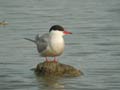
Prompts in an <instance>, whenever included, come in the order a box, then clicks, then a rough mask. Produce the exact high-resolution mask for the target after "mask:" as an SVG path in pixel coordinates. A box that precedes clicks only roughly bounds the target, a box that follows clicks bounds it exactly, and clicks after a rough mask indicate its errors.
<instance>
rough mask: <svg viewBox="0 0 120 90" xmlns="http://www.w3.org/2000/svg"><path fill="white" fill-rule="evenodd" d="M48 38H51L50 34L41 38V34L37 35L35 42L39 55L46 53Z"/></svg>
mask: <svg viewBox="0 0 120 90" xmlns="http://www.w3.org/2000/svg"><path fill="white" fill-rule="evenodd" d="M48 38H49V34H47V33H46V34H44V35H42V36H41V37H40V36H39V34H37V35H36V37H35V41H36V45H37V50H38V52H39V53H40V52H42V51H44V50H45V49H46V48H47V46H48Z"/></svg>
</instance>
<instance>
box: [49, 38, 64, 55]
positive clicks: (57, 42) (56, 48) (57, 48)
mask: <svg viewBox="0 0 120 90" xmlns="http://www.w3.org/2000/svg"><path fill="white" fill-rule="evenodd" d="M50 39H51V40H50V48H51V50H52V51H53V52H54V53H56V54H57V55H60V54H62V53H63V51H64V39H63V37H58V36H53V37H51V38H50Z"/></svg>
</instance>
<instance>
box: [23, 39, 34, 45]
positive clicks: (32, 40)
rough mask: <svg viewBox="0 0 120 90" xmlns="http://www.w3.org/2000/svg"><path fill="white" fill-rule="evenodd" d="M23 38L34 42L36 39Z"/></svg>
mask: <svg viewBox="0 0 120 90" xmlns="http://www.w3.org/2000/svg"><path fill="white" fill-rule="evenodd" d="M24 39H25V40H28V41H31V42H34V43H35V44H36V41H35V40H32V39H29V38H24Z"/></svg>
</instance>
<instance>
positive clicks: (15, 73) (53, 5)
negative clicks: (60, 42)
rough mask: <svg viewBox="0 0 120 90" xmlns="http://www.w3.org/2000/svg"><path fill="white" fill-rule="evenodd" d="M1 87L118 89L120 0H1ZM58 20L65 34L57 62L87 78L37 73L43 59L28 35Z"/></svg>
mask: <svg viewBox="0 0 120 90" xmlns="http://www.w3.org/2000/svg"><path fill="white" fill-rule="evenodd" d="M2 20H6V21H7V22H9V25H6V26H0V90H120V0H0V21H2ZM54 24H60V25H63V26H64V27H65V28H66V29H68V30H69V31H71V32H73V34H72V35H69V36H65V41H66V44H67V45H66V47H65V52H64V54H63V55H62V56H60V57H59V62H61V63H66V64H70V65H73V66H75V67H76V68H79V69H80V70H82V71H83V73H84V76H80V77H76V78H62V79H59V80H54V79H53V80H49V78H42V77H36V76H35V74H34V73H33V71H31V70H30V69H32V68H34V67H35V66H36V64H38V63H39V62H42V61H43V60H44V58H42V57H39V56H38V53H37V50H36V47H35V45H34V44H33V43H31V42H29V41H26V40H24V39H23V38H24V37H28V38H34V36H35V35H36V34H37V33H40V34H43V33H46V32H47V31H48V29H49V28H50V26H51V25H54Z"/></svg>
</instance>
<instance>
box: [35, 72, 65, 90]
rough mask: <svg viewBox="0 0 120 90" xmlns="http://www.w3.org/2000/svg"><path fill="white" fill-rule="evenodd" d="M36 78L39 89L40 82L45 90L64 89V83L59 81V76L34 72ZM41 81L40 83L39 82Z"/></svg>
mask: <svg viewBox="0 0 120 90" xmlns="http://www.w3.org/2000/svg"><path fill="white" fill-rule="evenodd" d="M36 79H37V81H38V84H39V86H40V87H39V88H40V90H41V84H42V85H43V86H44V87H45V90H65V89H64V85H63V84H61V83H60V81H59V80H60V77H54V76H50V77H48V76H39V75H37V74H36ZM41 82H42V83H41Z"/></svg>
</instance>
